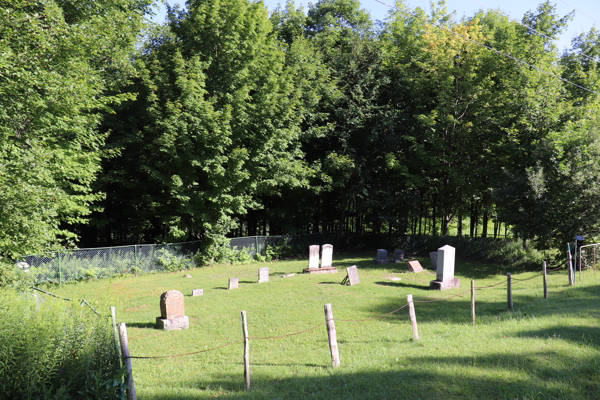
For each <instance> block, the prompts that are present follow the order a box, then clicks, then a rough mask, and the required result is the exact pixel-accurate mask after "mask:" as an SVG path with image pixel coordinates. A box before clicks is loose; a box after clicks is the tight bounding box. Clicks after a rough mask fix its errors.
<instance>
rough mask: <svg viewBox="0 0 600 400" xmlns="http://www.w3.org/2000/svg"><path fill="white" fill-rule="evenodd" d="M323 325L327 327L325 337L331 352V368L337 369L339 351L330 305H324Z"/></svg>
mask: <svg viewBox="0 0 600 400" xmlns="http://www.w3.org/2000/svg"><path fill="white" fill-rule="evenodd" d="M325 324H326V325H327V337H328V338H329V351H330V352H331V366H332V367H333V368H337V367H339V366H340V351H339V349H338V344H337V335H336V332H335V321H334V320H333V311H332V310H331V303H328V304H325Z"/></svg>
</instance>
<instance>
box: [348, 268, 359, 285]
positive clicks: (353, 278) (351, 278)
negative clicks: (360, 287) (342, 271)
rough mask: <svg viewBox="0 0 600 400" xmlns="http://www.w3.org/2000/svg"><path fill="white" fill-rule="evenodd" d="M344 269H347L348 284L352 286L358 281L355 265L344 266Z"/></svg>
mask: <svg viewBox="0 0 600 400" xmlns="http://www.w3.org/2000/svg"><path fill="white" fill-rule="evenodd" d="M346 271H348V285H350V286H354V285H357V284H359V283H360V276H358V269H357V267H356V265H353V266H351V267H348V268H346Z"/></svg>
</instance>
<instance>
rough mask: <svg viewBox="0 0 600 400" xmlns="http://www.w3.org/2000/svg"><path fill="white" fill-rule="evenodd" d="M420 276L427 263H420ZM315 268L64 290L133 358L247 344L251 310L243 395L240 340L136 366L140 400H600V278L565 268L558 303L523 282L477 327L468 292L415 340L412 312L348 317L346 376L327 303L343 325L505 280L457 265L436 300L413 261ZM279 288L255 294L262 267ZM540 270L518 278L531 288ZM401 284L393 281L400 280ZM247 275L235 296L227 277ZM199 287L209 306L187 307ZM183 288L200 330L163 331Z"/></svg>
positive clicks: (440, 306)
mask: <svg viewBox="0 0 600 400" xmlns="http://www.w3.org/2000/svg"><path fill="white" fill-rule="evenodd" d="M421 263H422V264H423V265H424V266H427V265H430V263H429V261H427V260H424V259H421ZM306 264H307V262H306V261H304V260H303V261H286V262H273V263H264V264H251V265H234V266H212V267H205V268H202V269H198V270H193V271H190V272H189V273H190V274H191V275H193V278H191V279H190V278H184V277H183V275H184V273H183V272H180V273H172V274H160V275H146V276H140V277H127V278H121V279H112V280H100V281H95V282H88V283H80V284H74V285H66V286H64V287H62V288H60V289H56V290H55V292H56V293H58V294H60V295H64V296H70V297H76V298H77V297H79V298H81V297H85V298H86V299H88V300H89V301H90V302H91V303H92V304H93V303H96V304H99V303H100V302H102V303H105V304H113V305H115V306H117V319H118V321H119V322H126V323H127V326H128V330H129V337H130V349H131V352H132V355H133V356H159V355H173V354H180V353H189V352H194V351H199V350H203V349H207V348H212V347H214V346H218V345H221V344H226V343H229V342H233V341H236V340H240V339H241V338H242V333H241V327H240V311H241V310H246V311H247V312H248V321H249V335H250V336H251V337H252V336H255V337H256V336H260V337H262V336H277V335H283V334H287V333H292V332H297V331H302V330H304V329H307V328H310V327H311V326H315V325H319V326H318V327H317V328H316V329H315V330H313V331H310V332H305V333H303V334H300V335H296V336H291V337H287V338H283V339H276V340H251V342H250V346H251V358H250V361H251V364H252V378H253V380H252V384H253V389H252V391H250V392H244V390H243V364H242V354H243V344H242V343H241V342H240V343H236V344H234V345H232V346H229V347H224V348H221V349H218V350H213V351H209V352H205V353H201V354H198V355H192V356H185V357H177V358H165V359H150V360H133V361H134V362H133V368H134V377H135V380H136V386H137V393H138V398H139V399H140V400H145V399H148V400H162V399H203V398H211V397H222V398H229V399H238V398H239V399H242V398H243V399H254V398H256V399H259V398H260V399H305V398H311V399H461V400H464V399H600V304H599V302H598V298H599V295H600V273H597V274H595V275H594V274H593V273H587V274H586V275H585V276H584V278H585V279H584V281H583V282H580V283H578V284H577V286H574V287H568V286H567V285H566V284H567V277H566V274H565V273H564V271H562V272H560V273H558V274H553V275H550V277H549V296H550V298H549V299H548V300H544V299H543V289H542V278H541V276H539V277H536V278H535V279H532V280H527V281H522V282H521V281H518V282H517V281H515V282H514V286H513V296H514V308H515V311H513V312H508V311H506V309H507V303H506V286H505V285H500V286H497V287H494V288H490V289H486V290H480V291H477V316H478V319H477V326H475V327H473V326H472V325H471V314H470V294H469V293H468V292H467V293H465V294H463V295H462V296H459V297H454V298H452V299H450V300H448V301H441V302H430V303H416V304H415V308H416V315H417V320H418V322H419V330H420V335H421V340H420V341H418V342H413V341H412V340H411V327H410V321H409V319H408V309H407V308H404V309H402V310H400V311H399V312H397V313H394V314H391V315H389V316H384V317H382V318H379V319H374V320H370V321H365V322H344V321H338V322H337V323H336V325H337V337H338V343H339V348H340V358H341V363H342V366H341V367H340V368H338V369H335V370H334V369H332V368H331V359H330V356H329V350H328V345H327V333H326V330H325V327H324V316H323V305H324V304H325V303H332V304H333V313H334V317H335V318H339V319H364V318H370V317H373V316H378V315H381V314H384V313H387V312H390V311H392V310H394V309H396V308H398V307H401V306H403V305H405V304H406V295H407V294H412V295H413V297H414V300H415V301H420V300H431V299H441V298H446V297H448V296H451V295H453V294H458V293H461V292H464V291H465V290H467V289H469V288H470V279H476V280H477V286H478V287H483V286H488V285H491V284H494V283H497V282H499V281H501V280H503V279H505V277H504V276H503V275H501V274H503V273H504V272H509V271H510V269H504V268H501V267H498V266H489V265H487V266H486V265H479V264H469V263H466V262H461V261H458V262H457V265H456V275H457V276H458V277H460V278H461V280H462V281H461V288H460V289H454V290H450V291H444V292H432V291H428V290H427V286H428V284H429V281H430V280H432V279H434V278H435V276H434V275H431V272H429V271H427V272H424V273H421V274H412V273H408V272H407V270H406V264H387V265H383V266H378V265H376V264H373V263H372V261H371V259H370V258H367V257H352V256H348V255H345V256H344V255H339V256H338V257H337V258H336V259H334V265H335V266H337V267H338V268H340V272H339V273H337V274H326V275H304V274H297V275H295V276H293V277H290V278H281V277H280V276H281V275H283V274H287V273H299V272H301V270H302V268H305V267H306ZM353 264H356V265H359V266H360V267H361V268H360V278H361V283H360V284H359V285H357V286H353V287H348V286H341V285H339V282H340V281H341V280H342V278H343V277H344V276H345V270H343V268H344V267H346V266H350V265H353ZM264 266H268V267H269V272H270V275H271V277H270V282H268V283H262V284H257V283H255V282H256V281H257V278H256V276H257V272H256V271H257V268H258V267H264ZM533 275H535V273H534V272H531V273H523V274H519V275H516V276H515V278H518V279H523V278H527V277H531V276H533ZM392 276H396V277H400V278H401V280H399V281H393V280H391V279H390V277H392ZM229 277H239V278H240V288H239V289H237V290H232V291H228V290H226V287H227V279H228V278H229ZM196 288H203V289H204V293H205V294H204V296H201V297H191V296H190V295H191V291H192V289H196ZM171 289H177V290H180V291H181V292H183V293H184V294H185V295H186V297H185V302H186V303H185V310H186V314H187V315H188V316H189V318H190V329H188V330H185V331H177V332H164V331H157V330H155V329H153V326H154V320H155V318H156V317H157V316H158V315H159V314H160V311H159V296H160V294H161V293H163V292H164V291H167V290H171Z"/></svg>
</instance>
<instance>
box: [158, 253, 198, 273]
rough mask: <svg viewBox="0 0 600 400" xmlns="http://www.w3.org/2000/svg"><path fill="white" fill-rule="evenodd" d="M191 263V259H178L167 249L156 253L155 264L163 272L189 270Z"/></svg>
mask: <svg viewBox="0 0 600 400" xmlns="http://www.w3.org/2000/svg"><path fill="white" fill-rule="evenodd" d="M191 261H192V260H191V259H186V258H183V257H178V256H176V255H175V254H172V253H171V252H170V251H169V250H167V249H161V250H159V251H158V258H157V260H156V263H157V264H158V265H159V266H160V267H162V268H164V269H165V271H169V272H176V271H183V270H185V269H189V267H190V263H191Z"/></svg>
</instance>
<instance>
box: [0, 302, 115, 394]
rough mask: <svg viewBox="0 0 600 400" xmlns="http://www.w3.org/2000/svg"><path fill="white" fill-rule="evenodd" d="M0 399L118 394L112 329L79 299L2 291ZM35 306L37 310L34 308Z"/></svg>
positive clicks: (106, 321)
mask: <svg viewBox="0 0 600 400" xmlns="http://www.w3.org/2000/svg"><path fill="white" fill-rule="evenodd" d="M0 300H1V304H2V306H0V318H2V322H3V323H2V324H1V325H0V375H1V376H2V379H1V380H0V398H3V399H17V400H18V399H56V400H63V399H64V400H66V399H114V398H117V397H118V386H119V382H120V381H121V380H120V379H119V376H120V375H121V374H122V371H119V370H118V368H117V365H116V357H117V356H116V350H115V348H114V342H113V336H112V329H111V324H110V322H109V320H108V319H107V318H106V317H99V316H97V315H95V314H93V313H92V312H91V311H90V309H89V308H87V307H85V308H82V307H80V306H79V304H77V303H72V302H65V301H63V300H58V299H51V298H46V300H45V301H43V302H42V303H41V304H39V305H38V306H36V301H35V297H34V295H33V294H23V293H16V292H15V291H12V290H11V291H6V290H4V291H2V292H0ZM38 307H39V310H38V309H37V308H38Z"/></svg>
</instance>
